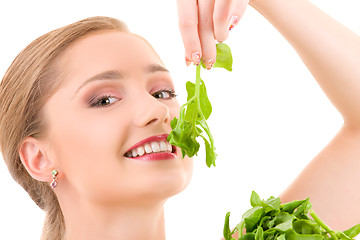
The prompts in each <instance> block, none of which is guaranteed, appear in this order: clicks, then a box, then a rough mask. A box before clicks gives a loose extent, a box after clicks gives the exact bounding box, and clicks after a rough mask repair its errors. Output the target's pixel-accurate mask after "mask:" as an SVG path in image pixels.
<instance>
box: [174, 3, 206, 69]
mask: <svg viewBox="0 0 360 240" xmlns="http://www.w3.org/2000/svg"><path fill="white" fill-rule="evenodd" d="M177 6H178V18H179V28H180V33H181V36H182V39H183V43H184V47H185V61H186V64H187V65H189V64H190V63H191V62H193V63H195V64H199V63H200V59H201V44H200V38H199V33H198V6H197V3H196V0H177Z"/></svg>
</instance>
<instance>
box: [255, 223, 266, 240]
mask: <svg viewBox="0 0 360 240" xmlns="http://www.w3.org/2000/svg"><path fill="white" fill-rule="evenodd" d="M255 240H264V230H263V228H262V227H261V226H259V227H258V228H257V229H256V233H255Z"/></svg>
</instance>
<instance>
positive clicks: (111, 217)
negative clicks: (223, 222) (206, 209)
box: [0, 17, 192, 240]
mask: <svg viewBox="0 0 360 240" xmlns="http://www.w3.org/2000/svg"><path fill="white" fill-rule="evenodd" d="M0 106H1V110H0V115H1V119H0V132H1V138H0V139H1V140H0V142H1V151H2V154H3V158H4V160H5V162H6V164H7V166H8V168H9V171H10V173H11V174H12V176H13V178H14V179H15V180H16V181H17V182H18V183H19V184H20V185H22V186H23V187H24V189H25V190H26V191H27V192H28V193H29V195H30V196H31V197H32V199H33V200H34V201H35V203H36V204H37V205H38V206H39V207H40V208H42V209H44V210H45V212H46V219H45V224H44V229H43V235H42V239H67V240H71V239H145V238H146V239H165V230H164V203H165V201H166V200H167V199H168V198H169V197H170V196H172V195H174V194H176V193H178V192H180V191H181V190H183V189H184V188H185V187H186V186H187V184H188V182H189V180H190V178H191V173H192V160H191V159H189V158H184V159H182V158H181V155H180V151H179V149H177V148H175V147H174V146H171V145H170V144H169V143H168V142H167V141H166V137H167V134H169V133H170V131H171V127H170V120H171V119H172V118H173V117H175V116H176V115H177V114H178V111H179V104H178V103H177V101H176V99H175V93H174V86H173V83H172V81H171V77H170V75H169V72H168V70H167V69H166V68H165V66H164V64H163V63H162V61H161V60H160V58H159V56H158V55H157V54H156V53H155V51H154V50H153V49H152V47H151V46H150V45H149V43H147V42H146V41H145V40H144V39H143V38H141V37H139V36H137V35H135V34H132V33H131V32H129V31H128V29H127V27H126V25H125V24H124V23H122V22H120V21H118V20H115V19H112V18H105V17H94V18H88V19H85V20H83V21H79V22H76V23H74V24H70V25H68V26H65V27H62V28H60V29H57V30H54V31H52V32H49V33H47V34H45V35H43V36H41V37H40V38H38V39H36V40H35V41H33V42H32V43H31V44H30V45H29V46H28V47H27V48H25V49H24V50H23V51H22V52H21V53H20V54H19V55H18V56H17V58H16V59H15V60H14V62H13V63H12V65H11V66H10V68H9V69H8V71H7V72H6V74H5V76H4V78H3V80H2V81H1V85H0ZM139 228H141V231H139Z"/></svg>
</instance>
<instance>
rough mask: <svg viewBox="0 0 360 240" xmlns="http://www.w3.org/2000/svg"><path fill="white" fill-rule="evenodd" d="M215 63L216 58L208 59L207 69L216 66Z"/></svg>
mask: <svg viewBox="0 0 360 240" xmlns="http://www.w3.org/2000/svg"><path fill="white" fill-rule="evenodd" d="M214 63H215V61H214V59H209V60H207V64H206V69H207V70H210V69H211V68H212V67H213V66H214Z"/></svg>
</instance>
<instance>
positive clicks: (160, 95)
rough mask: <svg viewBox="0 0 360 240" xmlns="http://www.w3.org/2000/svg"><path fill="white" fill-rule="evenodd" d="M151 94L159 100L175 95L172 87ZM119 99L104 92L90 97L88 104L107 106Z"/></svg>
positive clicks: (171, 97) (168, 98)
mask: <svg viewBox="0 0 360 240" xmlns="http://www.w3.org/2000/svg"><path fill="white" fill-rule="evenodd" d="M151 95H152V96H153V97H154V98H156V99H159V100H171V99H173V98H176V96H177V95H176V93H175V90H174V89H161V90H158V91H156V92H154V93H152V94H151ZM120 100H121V98H118V97H116V96H113V95H110V94H105V95H100V96H99V97H93V98H91V99H90V101H89V106H90V107H92V108H97V107H107V106H110V105H112V104H114V103H116V102H118V101H120Z"/></svg>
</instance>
